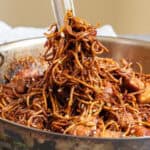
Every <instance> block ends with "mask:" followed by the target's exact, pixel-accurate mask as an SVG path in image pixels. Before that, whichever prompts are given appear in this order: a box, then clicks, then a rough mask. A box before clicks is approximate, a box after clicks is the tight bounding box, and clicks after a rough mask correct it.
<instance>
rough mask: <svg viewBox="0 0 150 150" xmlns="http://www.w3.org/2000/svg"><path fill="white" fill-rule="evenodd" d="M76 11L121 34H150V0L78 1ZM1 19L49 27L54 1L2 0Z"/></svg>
mask: <svg viewBox="0 0 150 150" xmlns="http://www.w3.org/2000/svg"><path fill="white" fill-rule="evenodd" d="M74 2H75V8H76V14H77V15H78V16H80V17H84V18H86V19H87V20H88V21H89V22H91V23H92V24H96V23H100V24H101V25H105V24H111V25H112V26H113V28H114V30H115V31H116V33H118V34H150V0H74ZM0 20H3V21H5V22H6V23H8V24H10V25H11V26H13V27H15V26H33V27H47V26H48V25H49V24H51V23H53V22H54V17H53V13H52V10H51V5H50V0H0Z"/></svg>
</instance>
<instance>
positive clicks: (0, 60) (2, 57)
mask: <svg viewBox="0 0 150 150" xmlns="http://www.w3.org/2000/svg"><path fill="white" fill-rule="evenodd" d="M3 64H4V55H3V54H2V53H0V67H1V66H2V65H3Z"/></svg>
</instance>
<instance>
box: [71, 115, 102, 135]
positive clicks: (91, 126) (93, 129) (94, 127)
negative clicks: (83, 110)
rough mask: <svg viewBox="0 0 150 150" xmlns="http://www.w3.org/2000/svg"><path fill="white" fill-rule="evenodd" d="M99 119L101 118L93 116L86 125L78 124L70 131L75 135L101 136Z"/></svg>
mask: <svg viewBox="0 0 150 150" xmlns="http://www.w3.org/2000/svg"><path fill="white" fill-rule="evenodd" d="M99 121H100V119H97V118H95V117H91V118H90V119H89V120H88V121H87V122H86V123H85V124H84V125H83V124H78V125H76V126H75V127H73V128H72V129H71V130H70V131H69V132H68V133H69V134H71V135H74V136H93V137H99V136H100V135H101V129H100V128H99V127H98V124H99Z"/></svg>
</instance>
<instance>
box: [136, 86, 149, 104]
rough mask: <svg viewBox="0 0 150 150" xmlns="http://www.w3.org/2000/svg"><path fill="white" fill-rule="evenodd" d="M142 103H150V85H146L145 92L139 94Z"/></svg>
mask: <svg viewBox="0 0 150 150" xmlns="http://www.w3.org/2000/svg"><path fill="white" fill-rule="evenodd" d="M139 102H140V103H150V85H148V86H146V88H145V90H144V92H143V93H141V94H140V95H139Z"/></svg>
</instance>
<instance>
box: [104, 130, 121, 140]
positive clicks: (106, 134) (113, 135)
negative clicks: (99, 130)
mask: <svg viewBox="0 0 150 150" xmlns="http://www.w3.org/2000/svg"><path fill="white" fill-rule="evenodd" d="M102 137H104V138H110V137H111V138H119V137H122V133H121V132H118V131H110V130H105V132H104V134H103V136H102Z"/></svg>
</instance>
